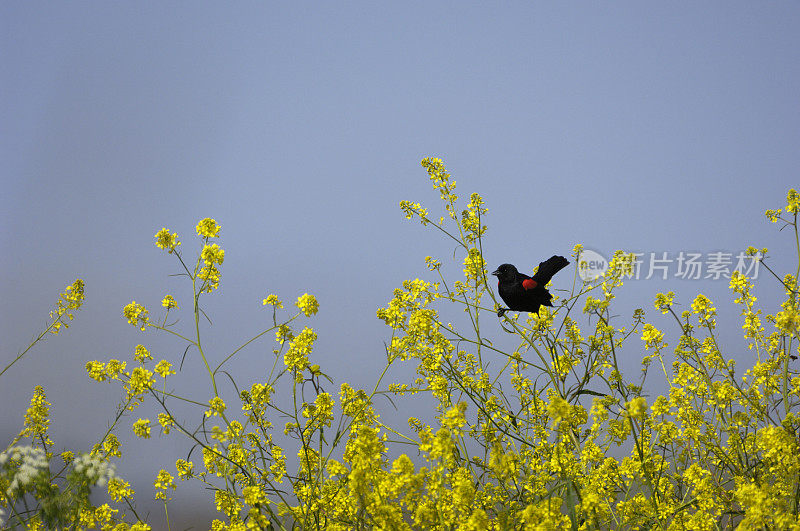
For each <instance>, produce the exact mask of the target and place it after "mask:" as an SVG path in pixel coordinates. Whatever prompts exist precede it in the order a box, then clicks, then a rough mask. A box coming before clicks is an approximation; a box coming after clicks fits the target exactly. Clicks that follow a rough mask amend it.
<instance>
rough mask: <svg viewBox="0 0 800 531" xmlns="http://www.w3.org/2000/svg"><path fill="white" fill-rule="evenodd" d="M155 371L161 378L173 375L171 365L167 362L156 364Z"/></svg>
mask: <svg viewBox="0 0 800 531" xmlns="http://www.w3.org/2000/svg"><path fill="white" fill-rule="evenodd" d="M155 371H156V374H158V375H159V376H161V377H162V378H166V377H167V375H169V374H175V371H173V370H172V364H171V363H170V362H168V361H167V360H161V361H159V362H158V363H157V364H156V367H155Z"/></svg>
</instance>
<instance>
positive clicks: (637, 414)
mask: <svg viewBox="0 0 800 531" xmlns="http://www.w3.org/2000/svg"><path fill="white" fill-rule="evenodd" d="M627 409H628V413H629V414H630V416H631V417H634V418H641V417H643V416H644V414H645V412H646V411H647V399H646V398H644V397H643V396H637V397H636V398H634V399H633V400H631V401H630V402H628V404H627Z"/></svg>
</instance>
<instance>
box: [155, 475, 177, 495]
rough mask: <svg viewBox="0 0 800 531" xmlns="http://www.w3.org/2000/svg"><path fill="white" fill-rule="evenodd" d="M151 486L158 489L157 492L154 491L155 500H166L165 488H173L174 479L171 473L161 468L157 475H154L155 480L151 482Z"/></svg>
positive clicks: (174, 486)
mask: <svg viewBox="0 0 800 531" xmlns="http://www.w3.org/2000/svg"><path fill="white" fill-rule="evenodd" d="M153 486H154V487H155V488H156V489H159V492H156V498H155V499H157V500H166V499H167V489H173V490H174V489H175V488H176V485H175V480H174V478H173V477H172V474H170V473H169V472H167V471H166V470H164V469H163V468H162V469H161V470H159V471H158V475H157V476H156V480H155V481H154V482H153Z"/></svg>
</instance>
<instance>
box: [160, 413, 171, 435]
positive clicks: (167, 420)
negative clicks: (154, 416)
mask: <svg viewBox="0 0 800 531" xmlns="http://www.w3.org/2000/svg"><path fill="white" fill-rule="evenodd" d="M158 423H159V424H161V432H162V433H163V434H164V435H168V434H169V432H170V430H172V426H174V425H175V420H174V419H173V418H172V417H170V416H169V415H167V414H166V413H159V414H158Z"/></svg>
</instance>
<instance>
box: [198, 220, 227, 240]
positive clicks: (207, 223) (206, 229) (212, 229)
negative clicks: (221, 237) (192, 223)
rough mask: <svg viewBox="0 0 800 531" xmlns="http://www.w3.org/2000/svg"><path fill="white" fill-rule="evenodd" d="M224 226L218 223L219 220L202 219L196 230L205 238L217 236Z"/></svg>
mask: <svg viewBox="0 0 800 531" xmlns="http://www.w3.org/2000/svg"><path fill="white" fill-rule="evenodd" d="M221 228H222V227H221V226H219V225H217V222H216V221H215V220H213V219H211V218H205V219H201V220H200V222H199V223H198V224H197V227H196V230H197V234H198V235H199V236H202V237H204V238H216V237H217V235H218V234H219V231H220V229H221Z"/></svg>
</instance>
